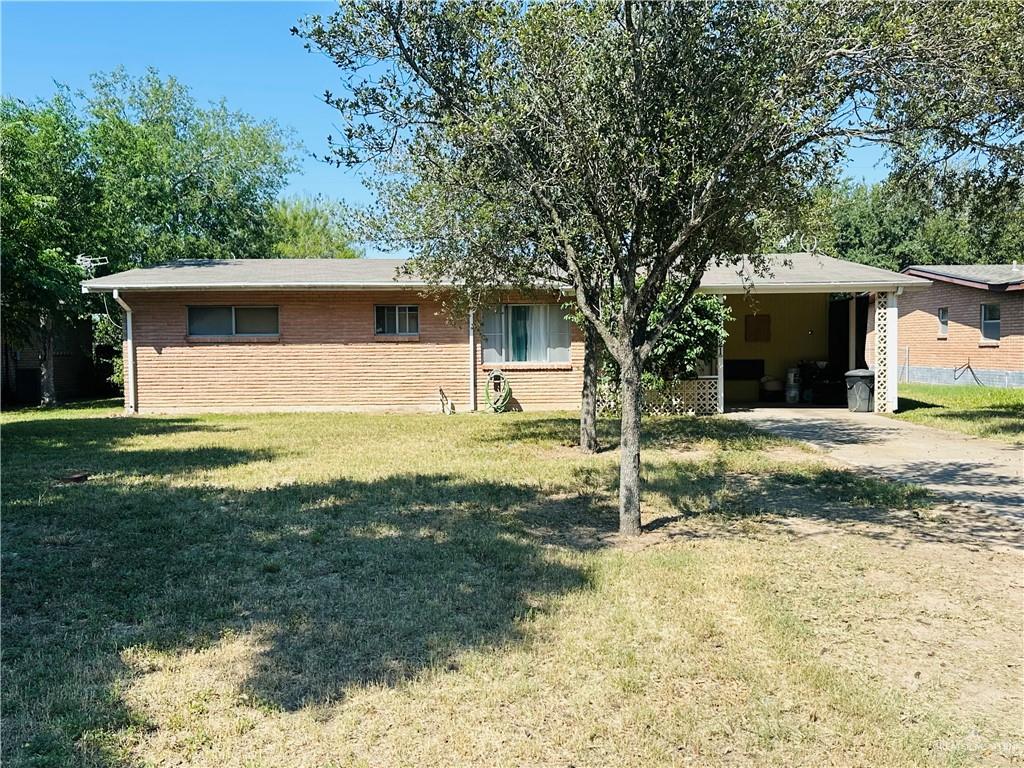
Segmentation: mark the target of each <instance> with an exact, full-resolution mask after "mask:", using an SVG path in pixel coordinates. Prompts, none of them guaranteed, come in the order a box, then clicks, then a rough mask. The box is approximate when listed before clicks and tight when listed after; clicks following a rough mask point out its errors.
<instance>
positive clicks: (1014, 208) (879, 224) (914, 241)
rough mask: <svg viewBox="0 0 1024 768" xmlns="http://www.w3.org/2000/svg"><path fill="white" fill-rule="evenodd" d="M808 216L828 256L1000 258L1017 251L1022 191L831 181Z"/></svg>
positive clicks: (871, 260) (1021, 245) (907, 261)
mask: <svg viewBox="0 0 1024 768" xmlns="http://www.w3.org/2000/svg"><path fill="white" fill-rule="evenodd" d="M816 208H817V210H816V211H815V212H814V214H813V215H814V216H815V218H816V219H817V227H818V231H819V232H820V237H821V240H820V248H821V250H823V251H824V252H825V253H828V254H829V255H834V256H838V257H839V258H842V259H848V260H850V261H859V262H861V263H863V264H870V265H872V266H876V267H882V268H885V269H894V270H900V269H903V268H905V267H908V266H911V265H913V264H1008V263H1010V262H1012V261H1014V260H1020V259H1021V254H1024V194H1022V189H1021V186H1020V184H1019V183H1003V184H1000V185H998V186H997V187H995V188H993V187H989V186H987V185H985V186H980V187H978V186H969V185H956V186H955V187H953V188H952V189H951V188H949V187H946V186H940V185H938V184H929V185H926V186H920V185H910V186H908V185H906V184H905V183H903V182H902V181H901V180H900V179H898V178H892V179H888V180H886V181H884V182H880V183H877V184H871V185H866V184H858V185H854V184H849V183H845V184H839V185H835V186H830V187H828V188H826V189H823V190H821V192H820V193H819V202H818V204H817V206H816Z"/></svg>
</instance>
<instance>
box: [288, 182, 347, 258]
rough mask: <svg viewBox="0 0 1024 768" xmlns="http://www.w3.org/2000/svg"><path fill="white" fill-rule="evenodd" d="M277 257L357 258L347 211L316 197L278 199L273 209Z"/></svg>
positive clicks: (336, 204) (338, 205)
mask: <svg viewBox="0 0 1024 768" xmlns="http://www.w3.org/2000/svg"><path fill="white" fill-rule="evenodd" d="M270 234H271V237H272V239H273V242H274V255H275V256H278V257H280V258H284V259H302V258H324V259H356V258H359V256H360V252H359V250H358V249H357V248H356V247H355V245H354V243H353V240H352V233H351V232H350V231H349V228H348V225H347V222H346V217H345V211H344V209H343V208H342V206H341V205H340V204H338V203H332V202H329V201H326V200H323V199H321V198H319V197H317V198H293V199H290V200H287V199H286V200H275V201H274V203H273V204H272V205H271V207H270Z"/></svg>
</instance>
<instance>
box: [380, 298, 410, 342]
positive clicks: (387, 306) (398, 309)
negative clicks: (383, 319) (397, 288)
mask: <svg viewBox="0 0 1024 768" xmlns="http://www.w3.org/2000/svg"><path fill="white" fill-rule="evenodd" d="M378 309H385V310H391V309H393V310H394V311H395V332H394V333H387V332H386V331H381V332H378V331H377V310H378ZM403 309H404V310H405V311H406V318H407V320H406V324H407V325H408V312H409V310H410V309H415V310H416V330H415V331H400V330H398V325H399V323H398V318H399V317H400V316H401V310H403ZM385 327H387V326H386V325H385ZM373 335H374V336H384V337H394V336H419V335H420V305H419V304H374V305H373Z"/></svg>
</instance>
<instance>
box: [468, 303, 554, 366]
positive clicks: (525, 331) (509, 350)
mask: <svg viewBox="0 0 1024 768" xmlns="http://www.w3.org/2000/svg"><path fill="white" fill-rule="evenodd" d="M483 333H484V338H483V352H484V362H485V363H503V362H509V363H565V362H569V360H570V344H569V340H570V332H569V321H568V320H566V319H565V313H564V312H563V311H562V309H561V307H559V306H558V305H556V304H508V305H505V306H503V307H498V308H495V309H492V310H488V311H487V312H486V313H485V314H484V316H483Z"/></svg>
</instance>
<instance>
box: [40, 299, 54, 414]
mask: <svg viewBox="0 0 1024 768" xmlns="http://www.w3.org/2000/svg"><path fill="white" fill-rule="evenodd" d="M54 369H55V366H54V360H53V318H52V317H51V316H50V313H49V312H44V313H43V314H42V317H41V318H40V320H39V404H40V405H41V406H43V407H49V406H52V405H56V404H57V384H56V382H55V380H54Z"/></svg>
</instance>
